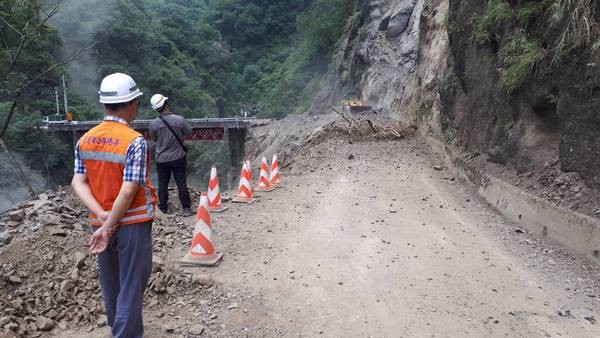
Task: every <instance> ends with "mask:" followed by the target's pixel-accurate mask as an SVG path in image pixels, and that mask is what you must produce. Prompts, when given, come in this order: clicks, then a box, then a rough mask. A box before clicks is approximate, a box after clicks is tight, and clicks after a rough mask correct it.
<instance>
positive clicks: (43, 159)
mask: <svg viewBox="0 0 600 338" xmlns="http://www.w3.org/2000/svg"><path fill="white" fill-rule="evenodd" d="M90 2H92V3H93V1H87V0H86V1H84V0H81V1H79V0H77V1H75V0H72V1H66V2H65V6H67V7H68V6H72V7H69V8H64V10H68V13H69V14H68V15H69V17H70V18H71V19H70V21H69V22H68V27H67V28H66V32H67V33H69V34H71V33H73V31H76V32H77V34H79V35H77V38H76V39H74V40H78V39H80V40H82V41H83V40H85V39H88V40H89V41H97V44H96V45H95V47H94V48H93V49H92V50H91V51H90V52H89V56H88V57H85V58H83V60H81V61H80V62H81V63H80V64H78V67H88V69H86V71H85V76H87V77H90V74H91V78H90V79H87V80H88V82H89V83H88V84H87V85H85V86H87V88H83V87H81V88H78V87H75V88H73V87H72V88H71V91H70V93H71V94H70V97H69V101H70V102H69V103H70V110H72V111H73V112H74V113H75V118H76V119H79V120H84V119H92V118H94V119H95V118H99V117H101V116H102V113H101V111H100V110H99V107H98V105H97V104H96V98H95V97H94V96H95V95H94V93H95V91H96V90H97V89H96V87H97V85H98V82H99V80H100V79H101V78H102V77H103V76H105V75H107V74H109V73H112V72H115V71H120V72H126V73H129V74H131V75H132V76H133V77H134V79H135V80H136V81H137V82H138V84H139V86H140V87H141V89H142V90H143V91H144V92H145V93H146V95H145V96H144V101H145V107H144V109H143V110H142V111H141V113H140V117H145V118H150V117H154V116H155V112H153V111H151V110H150V109H149V107H148V106H149V104H148V102H147V101H148V100H149V97H150V95H151V94H152V93H155V92H161V93H164V94H166V95H168V96H169V97H170V98H171V100H172V102H173V105H174V109H175V110H176V111H177V112H178V113H180V114H183V115H184V116H186V117H204V116H222V117H224V116H232V115H234V114H236V111H238V109H239V106H240V105H244V106H253V107H259V108H260V109H261V113H260V114H261V116H262V117H277V118H280V117H282V116H284V115H285V114H288V113H291V112H296V111H302V110H304V109H305V108H306V107H308V105H309V104H310V101H311V95H312V94H313V93H314V92H315V91H316V90H318V89H319V87H320V81H321V80H322V78H323V75H324V74H325V73H326V72H327V71H328V69H329V67H330V64H331V60H332V55H333V53H334V51H335V49H336V47H337V42H338V40H340V38H341V36H342V33H343V31H344V28H345V26H346V25H347V23H348V21H349V20H350V19H351V18H352V17H353V15H354V14H355V13H356V5H355V2H354V1H352V0H299V1H285V0H175V1H170V0H137V1H127V0H107V1H106V2H103V4H102V5H101V8H100V7H97V9H102V11H104V12H106V13H110V15H108V14H105V15H104V16H100V17H98V15H90V14H89V13H88V12H89V10H90V8H89V6H90ZM52 4H53V2H52V1H50V2H47V1H45V0H32V1H20V0H5V1H2V2H0V17H1V18H2V19H4V20H6V22H0V33H1V34H0V40H2V46H0V81H1V82H0V108H1V110H0V118H1V119H2V120H3V119H4V118H5V116H6V112H7V111H8V110H9V109H10V103H11V102H13V101H14V99H15V97H16V91H15V89H16V88H18V87H19V85H20V84H21V83H23V82H24V81H26V80H27V79H31V78H32V77H34V76H35V75H36V74H39V73H40V72H42V71H44V70H46V69H48V68H49V67H50V66H52V65H54V64H57V63H59V62H60V61H61V60H62V59H63V58H64V57H65V56H64V55H71V54H72V53H73V52H74V50H63V47H62V41H61V38H60V36H59V34H58V31H57V30H56V29H55V28H53V27H52V26H51V24H49V22H50V23H52V22H53V21H52V20H49V21H46V20H45V15H46V14H45V13H48V9H49V8H51V5H52ZM72 18H82V20H84V21H85V20H87V21H88V22H73V20H72ZM25 27H27V28H25ZM89 27H94V28H95V30H94V31H93V32H87V31H86V30H87V29H89ZM24 31H27V32H31V33H32V34H31V36H30V37H29V38H28V41H27V43H26V44H25V48H23V49H22V54H21V55H20V57H18V58H16V56H17V51H18V50H19V45H20V34H22V32H24ZM85 34H88V35H89V36H86V35H85ZM72 40H73V39H72ZM75 42H77V41H75ZM72 43H73V41H69V47H70V48H73V46H72ZM79 47H85V45H80V46H79ZM13 59H18V60H17V62H16V63H15V67H14V69H12V70H11V74H10V76H6V75H7V74H8V72H9V65H10V64H11V63H12V62H11V60H13ZM90 60H91V61H90ZM88 61H90V62H88ZM78 62H79V61H78ZM86 62H87V63H86ZM63 74H65V69H64V67H57V68H56V69H54V70H53V71H51V72H49V73H47V74H45V75H44V76H42V77H41V78H40V79H39V81H36V82H35V83H34V84H32V85H31V86H30V87H28V88H27V89H26V90H25V91H24V92H23V95H22V96H21V97H19V98H18V100H17V109H16V110H15V115H14V116H13V119H12V123H11V124H10V127H9V130H8V131H7V135H6V137H5V139H6V141H7V143H8V145H9V146H10V148H11V149H12V150H13V151H16V152H21V153H23V154H24V155H25V156H24V157H25V158H27V159H29V161H30V163H29V164H30V165H31V166H33V167H34V168H37V169H40V170H44V171H50V172H52V173H53V176H56V177H59V178H62V179H57V181H59V182H62V183H64V182H65V178H66V179H68V177H69V176H70V167H71V165H72V163H71V157H72V155H71V148H70V147H71V145H70V142H67V140H59V139H58V138H57V136H56V135H53V134H45V133H44V132H43V131H41V130H39V129H37V127H36V125H37V124H38V122H39V121H41V119H42V117H43V116H45V115H49V114H52V113H54V112H55V110H56V107H55V101H54V87H55V86H60V83H61V82H60V77H61V76H62V75H63ZM78 76H81V77H84V74H78V73H76V72H73V73H71V74H67V80H68V81H69V80H72V81H69V82H72V83H81V81H76V80H79V79H78V78H77V77H78ZM69 77H70V78H69ZM82 86H83V85H82ZM74 92H80V93H82V95H88V96H87V97H84V96H79V95H77V94H76V93H74ZM0 121H1V120H0ZM215 144H216V143H215ZM209 148H210V149H209ZM211 149H215V151H216V152H217V153H214V152H213V151H212V150H211ZM225 149H226V148H224V145H222V144H219V145H218V146H217V147H206V146H205V145H198V146H197V147H194V150H193V151H192V155H193V156H194V158H195V159H197V160H196V161H195V162H194V163H193V164H192V166H193V170H194V171H197V172H199V173H200V172H202V173H203V172H204V171H206V170H205V169H206V168H205V166H207V165H210V163H211V162H213V161H214V162H215V163H218V164H221V163H227V161H229V160H228V157H227V156H228V153H227V151H225ZM40 150H42V151H40ZM49 154H52V155H49ZM220 154H224V155H223V156H221V155H220ZM45 155H47V156H45ZM209 155H210V156H209ZM209 158H210V159H211V160H209ZM200 162H202V163H203V164H197V163H200ZM204 162H206V163H208V164H206V165H205V163H204ZM46 168H49V169H46Z"/></svg>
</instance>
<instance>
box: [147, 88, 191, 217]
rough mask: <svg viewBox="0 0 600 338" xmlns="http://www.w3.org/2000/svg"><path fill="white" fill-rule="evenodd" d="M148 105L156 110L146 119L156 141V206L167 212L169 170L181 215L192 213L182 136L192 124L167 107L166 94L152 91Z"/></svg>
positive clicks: (189, 130)
mask: <svg viewBox="0 0 600 338" xmlns="http://www.w3.org/2000/svg"><path fill="white" fill-rule="evenodd" d="M150 103H151V104H152V109H154V110H156V111H157V112H159V113H160V115H159V116H158V117H157V118H155V119H154V120H153V121H152V122H151V123H150V138H151V139H152V140H154V141H156V173H157V175H158V208H159V209H160V210H161V211H162V212H163V213H165V214H166V213H168V208H169V204H168V200H169V182H170V181H171V173H172V174H173V177H174V178H175V184H177V191H178V192H179V201H180V202H181V207H182V208H183V215H184V216H186V217H187V216H192V215H194V214H195V213H194V212H193V211H192V209H191V206H192V201H191V199H190V192H189V191H188V187H187V182H186V175H187V173H186V171H187V147H186V146H185V144H184V141H183V139H184V138H185V137H186V136H188V135H191V134H192V127H191V126H190V124H189V123H188V121H186V119H185V118H183V116H181V115H176V114H174V113H173V112H172V111H171V103H170V102H169V98H168V97H166V96H164V95H162V94H155V95H153V96H152V98H151V99H150Z"/></svg>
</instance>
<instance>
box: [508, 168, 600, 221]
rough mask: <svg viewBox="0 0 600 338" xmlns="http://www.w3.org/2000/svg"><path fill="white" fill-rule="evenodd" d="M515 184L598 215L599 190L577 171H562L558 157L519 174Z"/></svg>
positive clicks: (570, 206)
mask: <svg viewBox="0 0 600 338" xmlns="http://www.w3.org/2000/svg"><path fill="white" fill-rule="evenodd" d="M516 185H517V186H523V187H525V188H526V189H527V190H529V191H534V192H535V193H536V194H537V195H538V196H541V197H543V198H545V199H547V200H549V201H551V202H553V203H555V204H557V205H562V206H565V207H568V208H570V209H574V210H577V211H579V212H582V213H584V214H587V215H589V216H594V217H598V216H600V192H599V191H598V190H597V189H592V188H590V187H588V186H587V185H586V184H585V182H584V181H583V180H582V179H581V178H580V177H579V175H578V174H577V173H575V172H570V173H566V172H563V171H562V170H561V168H560V163H559V159H558V157H556V158H554V159H553V160H551V161H547V162H546V163H545V164H544V166H543V167H540V168H538V169H536V170H534V171H530V172H526V173H523V174H521V175H519V177H518V180H517V182H516Z"/></svg>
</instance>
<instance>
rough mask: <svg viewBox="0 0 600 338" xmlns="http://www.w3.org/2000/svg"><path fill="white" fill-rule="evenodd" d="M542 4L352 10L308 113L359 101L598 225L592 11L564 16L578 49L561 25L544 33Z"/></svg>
mask: <svg viewBox="0 0 600 338" xmlns="http://www.w3.org/2000/svg"><path fill="white" fill-rule="evenodd" d="M550 3H558V2H557V1H546V2H545V3H544V5H547V6H546V7H544V6H541V5H536V4H533V5H532V4H529V3H523V4H521V3H520V2H519V3H512V2H510V3H509V2H506V1H503V0H492V1H486V2H482V1H474V0H462V1H453V2H449V1H447V0H403V1H382V0H379V1H376V0H371V1H369V0H363V1H360V4H361V14H360V16H358V17H357V18H356V20H355V21H354V22H353V23H352V24H351V25H349V27H348V28H347V31H346V37H345V39H344V41H343V44H342V47H341V48H340V50H339V53H338V59H337V63H336V68H335V71H334V72H332V74H331V75H330V81H331V83H332V85H331V86H330V87H329V88H327V89H325V90H324V91H323V92H322V93H321V94H320V96H319V98H318V99H317V100H316V102H315V104H314V106H313V109H314V110H319V109H321V110H323V109H324V107H326V105H329V104H334V105H339V102H340V100H342V99H344V98H346V99H353V98H356V99H362V101H363V103H364V104H365V105H371V106H374V108H375V110H376V111H378V112H380V113H384V114H388V115H391V116H395V117H398V118H401V119H404V120H409V121H411V122H417V123H418V124H419V125H420V127H421V130H422V132H424V133H427V134H429V135H431V136H433V137H436V138H438V139H440V140H443V141H445V142H446V143H447V144H449V145H453V146H456V147H457V149H459V150H461V151H462V152H464V153H465V154H466V156H467V155H468V156H471V158H472V159H473V160H474V161H476V162H478V164H479V165H480V166H482V167H485V168H486V170H489V171H491V172H493V173H494V174H497V175H498V176H501V177H503V178H504V179H506V180H508V181H510V182H512V183H513V184H519V183H520V182H523V181H527V182H529V183H528V184H526V186H527V187H526V188H527V189H528V190H531V191H533V192H536V193H538V194H539V195H541V196H544V197H546V198H548V199H550V200H552V201H553V202H556V203H558V204H562V205H565V206H568V207H571V208H574V209H576V210H579V211H581V212H584V213H586V214H597V213H600V209H599V205H598V202H597V199H596V197H597V196H598V192H597V189H598V188H599V187H600V176H598V174H597V173H598V171H599V169H600V160H599V159H600V157H598V156H597V154H598V153H599V152H600V137H599V136H600V135H599V134H598V133H600V131H599V130H600V129H599V128H598V126H600V115H599V114H598V112H599V111H600V101H598V99H597V96H598V88H600V67H599V66H598V65H599V64H600V63H598V61H599V57H598V53H597V52H594V51H595V50H597V48H598V47H597V46H596V47H595V48H596V49H594V47H592V46H590V45H591V43H592V42H593V39H594V37H598V36H599V35H598V33H597V32H598V27H599V25H598V22H599V21H600V20H599V19H600V9H599V8H598V7H600V6H597V5H594V4H593V3H592V2H589V1H582V2H579V3H580V4H581V6H582V7H581V8H567V12H568V13H569V15H579V16H578V17H576V16H572V18H573V20H574V21H573V22H578V21H582V22H589V29H588V35H587V36H588V38H587V39H588V40H592V41H591V42H589V43H588V42H586V41H584V39H581V41H580V40H575V39H576V36H575V35H574V34H575V32H577V29H578V27H576V25H575V24H573V23H571V25H573V27H571V26H569V25H567V24H568V23H569V22H567V24H564V25H563V24H562V23H561V22H562V21H560V20H567V19H564V18H571V17H570V16H569V15H565V14H563V19H560V18H559V19H556V20H558V23H557V24H556V25H555V26H552V25H550V24H549V21H548V20H550V19H548V17H549V16H550V15H553V14H554V15H557V14H556V13H554V12H551V11H553V10H554V7H552V6H550ZM560 3H561V4H562V2H560ZM528 4H529V5H528ZM536 6H537V7H536ZM573 6H580V5H579V4H577V5H573ZM573 13H574V14H573ZM581 13H583V14H581ZM565 27H566V28H565ZM567 28H569V29H571V30H570V31H569V30H567V31H566V32H567V33H568V34H571V35H567V36H566V38H565V39H567V40H568V39H571V40H573V41H575V42H579V44H575V43H573V45H572V46H571V47H569V48H567V47H561V48H563V49H564V50H563V51H561V50H559V47H560V45H558V43H559V42H560V41H559V40H560V38H561V37H562V35H561V34H563V33H564V32H565V29H567ZM564 34H566V33H564ZM557 41H558V42H557ZM559 53H562V54H559ZM557 55H558V56H560V58H558V56H557ZM557 60H558V61H557ZM565 180H566V181H568V182H567V183H566V184H565V183H564V182H565ZM588 196H590V197H589V198H588Z"/></svg>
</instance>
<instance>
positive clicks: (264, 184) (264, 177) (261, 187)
mask: <svg viewBox="0 0 600 338" xmlns="http://www.w3.org/2000/svg"><path fill="white" fill-rule="evenodd" d="M274 189H275V187H273V186H271V181H270V179H269V168H268V166H267V158H266V157H263V158H262V164H261V165H260V178H259V179H258V186H257V187H256V191H267V192H268V191H273V190H274Z"/></svg>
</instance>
